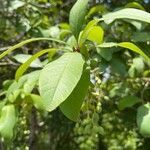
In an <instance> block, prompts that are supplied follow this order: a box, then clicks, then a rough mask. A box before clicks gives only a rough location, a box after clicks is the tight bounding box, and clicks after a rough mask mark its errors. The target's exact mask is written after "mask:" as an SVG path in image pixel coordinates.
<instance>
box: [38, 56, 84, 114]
mask: <svg viewBox="0 0 150 150" xmlns="http://www.w3.org/2000/svg"><path fill="white" fill-rule="evenodd" d="M83 65H84V60H83V58H82V55H81V54H80V53H66V54H64V55H63V56H62V57H60V58H59V59H57V60H55V61H53V62H51V63H49V64H48V65H46V66H45V68H44V69H43V70H42V72H41V74H40V78H39V92H40V95H41V97H42V99H43V101H44V104H45V107H46V108H47V110H48V111H52V110H54V109H55V108H56V107H57V106H59V105H60V104H61V103H62V102H63V101H65V100H66V98H67V97H68V96H69V95H70V94H71V92H72V91H73V89H74V88H75V87H76V85H77V83H78V81H79V80H80V77H81V75H82V70H83Z"/></svg>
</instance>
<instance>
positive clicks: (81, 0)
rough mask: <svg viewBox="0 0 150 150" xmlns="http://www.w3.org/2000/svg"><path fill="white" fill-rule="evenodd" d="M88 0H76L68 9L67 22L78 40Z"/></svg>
mask: <svg viewBox="0 0 150 150" xmlns="http://www.w3.org/2000/svg"><path fill="white" fill-rule="evenodd" d="M88 1H89V0H77V2H76V3H75V4H74V6H73V7H72V9H71V11H70V16H69V24H70V28H71V31H72V33H73V35H74V36H75V38H76V40H78V36H79V33H80V31H81V30H82V27H83V24H84V22H85V16H86V12H87V5H88Z"/></svg>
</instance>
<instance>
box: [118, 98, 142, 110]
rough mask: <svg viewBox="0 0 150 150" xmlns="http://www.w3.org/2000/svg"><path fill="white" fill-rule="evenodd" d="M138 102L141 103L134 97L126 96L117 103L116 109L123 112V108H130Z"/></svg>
mask: <svg viewBox="0 0 150 150" xmlns="http://www.w3.org/2000/svg"><path fill="white" fill-rule="evenodd" d="M139 102H141V100H140V99H139V98H138V97H136V96H126V97H123V98H122V99H121V100H120V101H119V105H118V108H119V109H120V110H124V109H125V108H127V107H132V106H133V105H135V104H137V103H139Z"/></svg>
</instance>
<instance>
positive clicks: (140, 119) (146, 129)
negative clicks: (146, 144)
mask: <svg viewBox="0 0 150 150" xmlns="http://www.w3.org/2000/svg"><path fill="white" fill-rule="evenodd" d="M149 123H150V104H149V103H147V104H145V105H142V106H140V107H139V108H138V112H137V125H138V128H139V130H140V133H141V134H142V135H143V136H145V137H150V125H149Z"/></svg>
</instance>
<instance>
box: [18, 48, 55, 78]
mask: <svg viewBox="0 0 150 150" xmlns="http://www.w3.org/2000/svg"><path fill="white" fill-rule="evenodd" d="M54 51H56V49H54V48H52V49H45V50H42V51H39V52H38V53H36V54H34V55H33V56H32V57H30V58H29V59H28V60H27V61H26V62H24V64H22V65H21V66H20V67H19V68H18V69H17V71H16V74H15V79H16V80H18V79H19V78H20V77H21V76H22V75H23V74H24V72H25V71H26V70H27V68H28V67H29V66H30V64H31V63H32V62H33V61H34V60H36V59H37V58H38V57H40V56H41V55H43V54H45V53H51V52H52V53H53V52H54Z"/></svg>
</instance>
